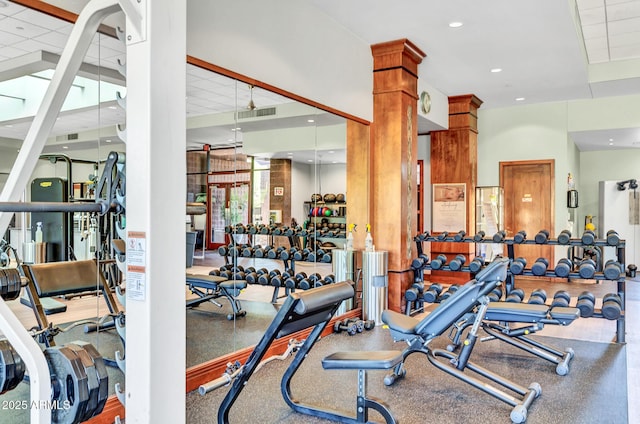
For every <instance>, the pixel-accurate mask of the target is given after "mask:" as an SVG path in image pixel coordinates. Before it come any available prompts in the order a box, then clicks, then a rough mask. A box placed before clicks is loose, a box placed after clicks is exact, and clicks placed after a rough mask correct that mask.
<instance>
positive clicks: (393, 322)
mask: <svg viewBox="0 0 640 424" xmlns="http://www.w3.org/2000/svg"><path fill="white" fill-rule="evenodd" d="M508 264H509V259H508V258H498V259H496V260H494V261H493V262H492V263H490V264H489V265H487V266H486V267H485V268H484V269H482V270H481V271H480V272H478V273H477V274H476V276H475V278H474V279H472V280H471V281H469V282H467V283H466V284H464V285H463V286H462V287H460V288H459V289H458V290H457V291H456V292H455V293H454V294H453V295H451V296H450V297H449V298H447V299H446V300H444V301H443V302H441V303H440V304H439V305H438V307H436V308H435V309H434V310H433V311H432V312H431V313H430V314H429V315H427V316H426V317H425V318H423V319H422V320H420V319H418V318H414V317H411V316H407V315H405V314H402V313H398V312H395V311H390V310H386V311H384V312H383V313H382V321H383V322H384V323H385V324H387V325H388V326H389V329H390V331H391V336H392V337H393V339H394V341H405V342H407V344H408V345H409V346H408V347H407V348H405V349H404V350H403V352H402V356H403V361H402V362H401V363H399V364H398V365H396V366H395V368H394V370H393V373H392V374H390V375H388V376H387V377H385V380H384V382H385V384H386V385H387V386H389V385H392V384H393V383H394V382H395V381H397V380H398V379H400V378H402V377H404V376H405V375H406V369H405V367H404V360H406V358H407V357H408V356H409V355H411V354H413V353H416V352H420V353H423V354H425V355H426V356H427V359H428V360H429V362H430V363H431V364H433V365H434V366H436V367H437V368H438V369H440V370H442V371H444V372H446V373H448V374H450V375H452V376H454V377H456V378H458V379H460V380H462V381H464V382H465V383H467V384H470V385H471V386H473V387H475V388H477V389H479V390H482V391H483V392H485V393H487V394H489V395H491V396H493V397H495V398H497V399H499V400H501V401H503V402H505V403H507V404H509V405H511V406H513V409H512V410H511V414H510V416H511V420H512V421H513V422H514V423H521V422H524V421H525V420H526V418H527V409H528V408H529V406H531V404H532V403H533V401H534V400H535V398H537V397H538V396H539V395H540V393H541V392H542V389H541V388H540V385H539V384H538V383H531V384H530V385H529V387H528V388H525V387H523V386H520V385H519V384H516V383H515V382H512V381H510V380H508V379H506V378H504V377H502V376H500V375H498V374H496V373H494V372H491V371H489V370H487V369H485V368H483V367H481V366H479V365H478V364H475V363H473V362H471V361H469V358H470V356H471V352H472V350H473V347H474V345H475V342H476V340H477V338H478V334H477V333H478V330H479V329H480V326H481V324H482V321H483V320H484V319H485V315H486V312H487V309H488V307H489V298H488V296H487V295H488V294H489V293H491V291H492V290H493V289H494V288H496V287H497V286H499V285H500V284H501V283H502V282H503V281H504V280H505V278H506V277H507V267H508ZM463 317H465V319H466V320H467V321H468V322H473V324H472V327H471V330H469V332H468V333H467V334H466V339H465V340H464V342H463V343H462V348H461V349H460V353H459V354H455V353H453V352H449V351H447V350H444V349H432V348H430V347H429V343H430V342H431V341H432V340H433V339H435V338H436V337H438V336H440V335H441V334H443V333H444V332H445V331H446V330H447V329H449V328H450V327H451V326H452V325H454V324H455V323H457V322H459V321H461V320H462V319H463ZM439 358H444V360H440V359H439ZM465 371H470V372H475V373H476V374H478V375H480V376H482V377H485V378H486V379H488V380H489V381H491V382H493V383H497V384H498V385H500V386H502V387H504V388H505V389H508V390H510V391H511V392H514V393H515V394H516V395H517V396H514V395H512V394H511V393H508V392H506V391H504V390H503V389H502V388H500V387H497V386H496V385H494V384H490V383H488V382H486V381H485V380H480V379H478V378H476V377H474V376H472V375H468V373H465Z"/></svg>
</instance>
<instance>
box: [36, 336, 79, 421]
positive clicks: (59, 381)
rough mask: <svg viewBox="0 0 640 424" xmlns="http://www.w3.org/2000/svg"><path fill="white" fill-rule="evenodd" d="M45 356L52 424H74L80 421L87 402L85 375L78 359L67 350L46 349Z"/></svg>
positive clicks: (66, 348) (61, 348)
mask: <svg viewBox="0 0 640 424" xmlns="http://www.w3.org/2000/svg"><path fill="white" fill-rule="evenodd" d="M44 356H45V358H46V359H47V363H48V364H49V372H50V373H51V382H52V385H53V400H54V401H56V404H54V406H53V409H52V410H51V422H52V423H56V424H63V423H64V424H75V423H79V422H82V418H83V416H84V413H85V411H86V407H87V403H88V402H89V387H88V378H87V374H86V373H85V371H84V366H83V365H82V361H81V360H80V358H78V355H76V353H75V352H74V351H73V350H71V349H70V348H68V347H66V346H55V347H49V348H47V349H45V351H44Z"/></svg>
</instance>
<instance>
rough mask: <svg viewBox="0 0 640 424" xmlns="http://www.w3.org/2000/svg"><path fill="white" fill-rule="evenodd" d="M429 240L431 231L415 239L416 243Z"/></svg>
mask: <svg viewBox="0 0 640 424" xmlns="http://www.w3.org/2000/svg"><path fill="white" fill-rule="evenodd" d="M428 238H429V231H425V232H423V233H420V234H418V235H417V236H415V237H414V238H413V240H414V241H416V242H423V241H425V240H427V239H428Z"/></svg>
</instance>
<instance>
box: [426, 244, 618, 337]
mask: <svg viewBox="0 0 640 424" xmlns="http://www.w3.org/2000/svg"><path fill="white" fill-rule="evenodd" d="M414 240H415V242H416V247H417V252H418V255H422V254H423V252H424V250H423V248H422V243H423V242H450V243H494V244H504V245H506V246H507V255H508V257H509V259H510V260H513V259H514V246H516V245H524V244H534V245H541V244H540V243H536V242H535V240H523V241H522V242H519V243H518V242H515V241H514V239H513V238H504V239H503V240H501V241H498V242H496V241H495V240H493V239H492V238H491V237H488V238H486V239H481V240H478V239H477V238H474V237H463V238H462V237H454V236H446V237H438V236H432V235H427V234H422V235H419V236H416V237H415V238H414ZM544 245H548V246H566V247H573V246H579V247H584V246H598V247H600V248H603V247H609V248H615V249H616V256H617V258H618V262H619V263H620V264H621V265H622V270H623V272H622V273H621V276H620V278H618V279H617V280H611V279H608V278H606V277H605V276H604V273H603V272H601V271H598V272H595V274H594V276H593V277H592V278H590V280H598V281H617V294H618V296H620V300H621V305H620V306H621V313H620V317H619V318H618V319H616V342H617V343H625V309H626V279H625V276H626V275H625V272H624V270H625V263H624V258H625V241H624V240H620V241H619V242H618V243H617V244H615V245H611V244H609V243H607V240H603V239H596V240H594V242H593V243H589V244H584V243H583V242H582V240H581V239H578V238H572V239H570V240H569V241H568V243H560V242H559V241H558V240H557V239H555V238H549V239H548V240H547V241H546V242H545V243H544ZM431 269H432V268H431V263H430V262H429V263H428V264H427V265H426V266H425V267H424V268H423V270H431ZM438 270H439V271H451V272H455V271H453V270H451V269H450V268H449V265H448V264H447V265H445V266H443V267H441V268H439V269H438ZM457 272H469V273H470V274H471V276H472V277H473V275H474V274H475V273H474V272H472V271H471V270H470V269H469V266H467V265H465V266H463V267H461V268H460V269H459V270H458V271H457ZM518 275H522V276H531V277H553V278H557V275H556V274H555V273H554V272H553V271H549V270H547V271H546V272H545V273H544V275H535V274H533V272H532V271H531V269H530V268H525V269H524V270H523V271H522V273H520V274H518ZM563 278H567V279H569V280H570V279H582V278H583V277H581V276H580V274H579V273H578V272H575V271H574V270H572V271H571V272H570V273H569V275H568V276H566V277H563ZM514 288H515V276H514V275H513V274H512V273H511V272H510V271H509V272H508V273H507V279H506V281H505V296H507V295H509V293H510V292H511V290H513V289H514ZM591 318H605V316H604V315H603V314H602V311H601V310H594V313H593V315H592V316H591Z"/></svg>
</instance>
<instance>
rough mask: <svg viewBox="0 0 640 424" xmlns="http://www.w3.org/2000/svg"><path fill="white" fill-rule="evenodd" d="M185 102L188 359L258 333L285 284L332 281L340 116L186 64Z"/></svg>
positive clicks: (341, 203)
mask: <svg viewBox="0 0 640 424" xmlns="http://www.w3.org/2000/svg"><path fill="white" fill-rule="evenodd" d="M186 102H187V149H188V151H187V169H188V176H187V211H188V215H187V218H186V223H187V225H186V227H187V231H188V233H187V267H188V268H187V273H188V274H190V276H188V277H187V299H188V300H187V302H188V305H189V306H188V307H187V367H191V366H194V365H197V364H200V363H203V362H206V361H208V360H211V359H214V358H216V357H218V356H221V355H224V354H227V353H229V352H233V351H236V350H238V349H240V348H245V347H248V346H250V345H253V344H255V343H256V342H258V341H259V339H260V337H261V336H262V334H263V333H264V330H265V329H266V328H267V326H268V324H269V323H270V322H271V320H272V318H273V316H274V315H275V313H276V312H277V309H278V307H279V304H281V303H282V301H283V300H284V297H285V296H286V294H288V293H289V292H290V291H293V290H304V289H305V288H307V287H313V286H314V285H319V284H323V283H328V282H330V281H332V278H333V277H332V264H331V262H332V255H331V252H332V250H333V249H335V248H342V247H344V242H345V235H346V193H345V191H346V163H345V157H346V155H345V146H346V122H345V119H344V118H342V117H338V116H336V115H333V114H330V113H327V112H324V111H322V110H319V109H317V108H315V107H311V106H308V105H305V104H302V103H300V102H297V101H294V100H291V99H289V98H287V97H285V96H282V95H280V94H277V93H272V92H269V91H266V90H264V89H263V88H261V87H258V86H255V85H253V84H248V83H245V82H242V81H238V80H233V79H231V78H229V77H226V76H224V75H220V74H217V73H215V72H211V71H209V70H206V69H202V68H199V67H197V66H194V65H191V64H188V65H187V100H186ZM190 243H193V246H190V245H189V244H190ZM192 248H193V250H191V249H192ZM190 255H192V256H193V260H190ZM190 265H191V266H190ZM202 276H204V278H203V277H202ZM207 278H208V279H207ZM212 284H218V285H219V286H220V287H222V291H219V290H218V291H216V290H215V289H211V287H212ZM203 334H209V335H211V336H209V337H202V335H203Z"/></svg>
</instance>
